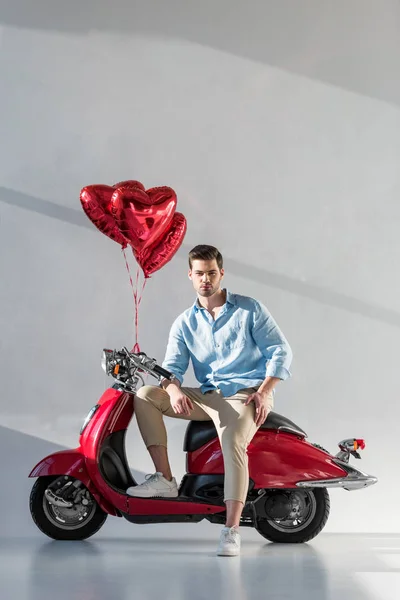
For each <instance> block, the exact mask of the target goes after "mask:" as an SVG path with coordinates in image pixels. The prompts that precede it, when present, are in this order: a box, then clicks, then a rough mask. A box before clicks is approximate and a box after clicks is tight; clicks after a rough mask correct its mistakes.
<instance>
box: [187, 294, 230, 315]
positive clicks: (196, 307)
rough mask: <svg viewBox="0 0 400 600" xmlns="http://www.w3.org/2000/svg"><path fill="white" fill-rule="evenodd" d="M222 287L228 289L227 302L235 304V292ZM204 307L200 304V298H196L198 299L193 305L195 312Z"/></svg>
mask: <svg viewBox="0 0 400 600" xmlns="http://www.w3.org/2000/svg"><path fill="white" fill-rule="evenodd" d="M222 289H224V290H226V303H227V304H232V305H235V304H236V296H235V294H232V293H231V292H230V291H229V290H228V289H227V288H222ZM203 308H204V307H203V306H200V304H199V299H198V298H196V300H195V301H194V304H193V306H192V310H193V311H194V312H198V311H199V310H202V309H203Z"/></svg>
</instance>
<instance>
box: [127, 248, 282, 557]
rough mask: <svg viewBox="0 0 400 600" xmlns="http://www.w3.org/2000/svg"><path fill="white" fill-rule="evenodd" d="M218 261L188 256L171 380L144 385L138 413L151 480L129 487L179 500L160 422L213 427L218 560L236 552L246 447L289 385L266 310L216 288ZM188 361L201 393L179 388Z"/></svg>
mask: <svg viewBox="0 0 400 600" xmlns="http://www.w3.org/2000/svg"><path fill="white" fill-rule="evenodd" d="M223 277H224V269H223V259H222V256H221V253H220V252H219V251H218V250H217V248H215V247H214V246H206V245H200V246H196V247H195V248H193V250H191V251H190V252H189V279H190V280H191V281H192V283H193V287H194V289H195V290H196V292H197V298H196V301H195V303H194V305H193V306H192V307H190V308H189V309H188V310H186V311H185V312H184V313H182V314H181V315H180V316H179V317H178V318H177V319H176V320H175V322H174V323H173V325H172V328H171V331H170V335H169V340H168V346H167V351H166V355H165V359H164V362H163V365H162V366H163V367H164V368H165V369H167V370H168V371H170V372H172V373H173V374H174V375H175V378H174V379H173V380H172V381H169V380H167V379H164V380H163V381H162V382H161V386H160V387H157V386H150V385H146V386H143V387H142V388H140V389H139V390H138V392H137V396H136V398H135V413H136V418H137V422H138V426H139V429H140V432H141V434H142V437H143V439H144V442H145V444H146V446H147V448H148V450H149V453H150V455H151V458H152V459H153V462H154V466H155V469H156V473H155V474H154V475H151V476H147V478H146V481H145V482H144V483H143V484H141V485H138V486H134V487H130V488H129V489H128V490H127V493H128V494H130V495H131V496H137V497H140V498H152V497H155V496H157V497H167V498H174V497H176V496H178V488H177V484H176V480H175V478H174V477H172V473H171V468H170V465H169V461H168V455H167V435H166V430H165V425H164V422H163V415H167V416H170V417H177V418H181V419H193V420H196V421H202V420H210V419H212V420H213V422H214V424H215V427H216V429H217V432H218V436H219V441H220V444H221V449H222V453H223V457H224V467H225V480H224V501H225V505H226V526H225V527H224V528H223V530H222V532H221V538H220V544H219V547H218V551H217V554H218V555H219V556H235V555H237V554H239V552H240V535H239V531H238V527H239V521H240V516H241V513H242V510H243V506H244V503H245V502H246V496H247V491H248V484H249V472H248V457H247V447H248V445H249V443H250V441H251V439H252V438H253V436H254V434H255V433H256V431H257V429H258V427H259V426H260V425H261V424H262V423H263V422H264V421H265V419H266V418H267V416H268V413H269V412H270V411H271V409H272V407H273V402H274V387H275V386H276V384H277V383H278V381H280V380H283V379H287V378H288V377H290V375H291V374H290V372H289V367H290V364H291V361H292V351H291V349H290V346H289V344H288V342H287V341H286V339H285V337H284V335H283V334H282V332H281V331H280V329H279V328H278V326H277V324H276V323H275V321H274V319H273V318H272V316H271V314H270V313H269V312H268V310H267V309H266V308H265V306H263V305H262V304H260V303H259V302H257V301H256V300H254V299H253V298H249V297H247V296H240V295H238V294H232V293H230V292H229V291H228V290H226V289H222V288H221V282H222V280H223ZM190 359H192V363H193V368H194V373H195V375H196V379H197V380H198V382H199V383H200V385H201V387H200V388H188V387H182V384H183V376H184V374H185V372H186V370H187V368H188V365H189V360H190Z"/></svg>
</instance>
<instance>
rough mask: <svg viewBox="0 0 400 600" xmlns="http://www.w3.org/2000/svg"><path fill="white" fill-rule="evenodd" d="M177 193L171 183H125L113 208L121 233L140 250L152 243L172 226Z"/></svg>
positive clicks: (114, 196)
mask: <svg viewBox="0 0 400 600" xmlns="http://www.w3.org/2000/svg"><path fill="white" fill-rule="evenodd" d="M176 202H177V199H176V194H175V192H174V190H173V189H172V188H170V187H167V186H163V187H157V188H151V189H149V190H147V191H146V192H144V191H143V190H141V189H139V188H133V187H132V188H131V187H128V188H127V187H122V188H118V189H117V190H115V192H114V194H113V196H112V199H111V210H112V214H113V216H114V218H115V221H116V224H117V226H118V229H119V231H120V232H121V234H122V235H123V236H124V238H126V239H127V240H129V243H130V244H131V246H132V248H134V250H135V251H136V252H138V253H140V252H143V250H145V249H146V248H148V247H149V246H151V245H152V244H153V243H154V242H155V241H156V240H157V238H161V237H162V236H163V235H164V233H165V232H166V231H167V230H168V228H169V227H170V225H171V223H172V219H173V216H174V213H175V209H176Z"/></svg>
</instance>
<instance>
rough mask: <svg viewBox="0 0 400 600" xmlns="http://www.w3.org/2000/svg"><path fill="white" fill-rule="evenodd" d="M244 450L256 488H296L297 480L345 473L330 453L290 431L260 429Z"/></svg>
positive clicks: (339, 475)
mask: <svg viewBox="0 0 400 600" xmlns="http://www.w3.org/2000/svg"><path fill="white" fill-rule="evenodd" d="M247 453H248V457H249V476H250V477H251V479H253V481H254V487H255V488H297V486H296V483H297V482H298V481H307V480H310V481H312V480H313V479H314V480H315V479H334V478H336V477H346V476H347V473H346V472H345V471H344V470H343V469H341V468H340V467H339V466H338V465H337V464H335V463H334V462H333V457H332V456H331V455H330V454H328V453H327V452H324V451H323V450H320V449H319V448H316V447H315V446H313V445H312V444H310V443H309V442H307V441H306V440H305V439H303V438H299V437H296V436H294V435H291V434H289V433H284V432H281V433H278V432H276V431H268V430H261V431H259V432H258V433H257V435H255V436H254V438H253V440H252V442H251V443H250V445H249V447H248V451H247Z"/></svg>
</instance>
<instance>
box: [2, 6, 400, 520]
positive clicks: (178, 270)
mask: <svg viewBox="0 0 400 600" xmlns="http://www.w3.org/2000/svg"><path fill="white" fill-rule="evenodd" d="M142 4H144V3H139V2H127V1H126V2H124V1H123V0H115V1H114V2H113V3H108V2H105V1H104V0H103V2H97V1H96V2H95V1H94V0H88V1H87V2H85V3H81V2H78V1H77V0H71V2H69V3H67V4H66V3H61V2H54V1H50V0H38V1H37V2H35V3H31V2H29V1H28V0H14V1H13V2H7V3H6V2H4V1H3V2H1V11H0V13H1V27H0V50H1V52H0V80H1V81H2V93H1V94H0V132H1V139H2V144H1V146H0V219H1V221H0V227H1V238H0V239H1V263H0V264H1V281H2V286H1V289H0V302H1V313H0V319H1V331H2V336H1V350H2V353H1V369H2V371H1V372H2V385H3V387H2V394H1V407H0V425H2V426H3V427H5V428H7V435H6V436H5V435H3V433H4V431H5V430H3V433H0V440H1V445H0V448H1V451H2V455H3V456H7V471H6V472H7V473H12V472H13V461H15V463H17V462H18V464H15V473H18V474H19V475H18V477H16V480H15V486H21V490H23V493H24V494H25V493H26V494H27V493H28V490H27V487H26V486H27V484H26V482H25V481H22V479H23V477H24V475H23V473H24V470H25V466H26V470H28V468H29V466H30V464H31V463H32V464H33V463H35V462H36V461H37V460H39V459H40V458H41V457H42V455H43V454H44V453H43V452H42V449H43V448H44V446H45V445H46V444H48V443H51V444H59V445H63V446H74V445H76V441H77V434H78V429H79V425H80V422H81V420H82V418H83V417H84V415H85V414H86V412H87V411H88V409H89V408H90V407H91V406H92V405H93V404H94V403H95V402H96V400H97V398H98V396H99V395H100V394H101V392H102V391H103V389H104V388H105V387H106V386H107V385H109V383H110V382H109V381H106V379H105V378H104V377H103V374H102V371H101V370H100V364H99V361H100V353H101V349H102V348H103V347H105V346H111V347H118V346H121V345H123V344H126V345H129V344H131V343H132V341H133V300H132V292H131V290H130V287H129V280H128V276H127V273H126V269H125V265H124V261H123V257H122V256H121V253H120V250H119V247H118V246H117V244H115V243H113V242H111V241H109V240H108V239H107V238H106V237H105V236H103V235H101V234H100V233H99V232H97V230H95V229H94V228H93V227H92V225H91V224H90V222H89V221H88V220H87V219H86V217H85V215H84V214H83V212H82V211H81V209H80V205H79V191H80V189H81V188H82V187H83V186H84V185H87V184H90V183H95V182H99V183H113V182H115V181H118V180H121V179H127V178H137V179H140V180H142V181H143V182H144V183H145V185H146V186H147V187H151V186H154V185H170V186H171V187H173V188H174V189H175V190H176V191H177V194H178V198H179V202H178V207H179V210H181V211H182V212H184V214H185V215H186V217H187V220H188V232H187V236H186V239H185V243H184V245H183V247H182V249H181V250H180V251H179V253H178V255H177V256H176V257H175V258H174V260H173V261H172V262H171V263H169V264H168V265H167V266H166V267H165V268H164V269H163V270H162V271H159V272H158V273H156V274H155V275H154V276H153V277H152V279H151V280H150V282H149V284H148V287H147V288H146V290H145V295H144V299H143V302H142V305H141V327H140V341H141V345H142V348H143V349H144V350H145V351H146V352H148V353H149V354H151V355H153V356H155V357H158V358H159V359H160V360H162V358H163V355H164V348H165V344H166V340H167V335H168V330H169V327H170V324H171V323H172V321H173V319H174V318H175V316H176V315H177V314H178V313H179V312H181V311H182V310H184V309H185V308H186V307H187V306H189V305H190V304H191V303H192V302H193V289H192V288H191V284H190V282H189V281H188V280H187V277H186V273H187V264H186V254H187V251H188V250H189V249H190V248H191V247H192V246H193V245H195V244H197V243H211V244H215V245H217V246H218V247H219V248H220V249H221V251H222V252H223V254H224V257H225V263H226V264H225V267H226V277H225V283H226V285H227V286H228V287H229V288H230V289H231V290H232V291H236V292H238V293H242V294H247V295H251V296H254V297H256V298H258V299H259V300H261V301H262V302H264V303H265V304H266V305H267V306H268V307H269V309H270V310H271V312H272V314H273V315H274V316H275V318H276V319H277V321H278V323H279V325H280V326H281V328H282V329H283V331H284V333H285V334H286V336H287V337H288V339H289V341H290V343H291V345H292V347H293V350H294V362H293V368H292V371H293V378H292V379H291V380H290V381H288V382H285V383H282V384H280V385H279V387H278V391H277V400H276V408H277V410H278V411H279V412H281V413H283V414H285V415H287V416H288V417H290V418H292V419H293V420H295V421H297V422H298V423H299V425H301V426H302V427H304V428H305V429H306V430H307V431H308V433H309V437H310V439H311V440H312V441H316V442H319V443H321V444H323V445H324V446H326V447H328V448H330V449H331V450H332V451H335V447H336V444H337V442H338V441H339V440H340V439H342V438H343V437H349V436H356V437H362V436H364V437H365V438H366V440H367V448H366V451H365V452H364V459H363V461H362V463H361V465H360V466H361V467H362V468H363V469H364V470H365V471H367V472H371V473H373V474H376V475H378V476H379V478H380V482H379V485H377V486H375V487H373V488H371V489H368V490H366V491H361V492H354V493H352V494H350V493H347V492H344V491H334V492H333V493H332V515H331V518H330V521H329V525H328V530H330V531H336V532H338V531H339V532H340V531H352V532H363V531H368V532H391V531H399V530H400V519H399V517H398V515H397V514H396V512H395V511H393V513H392V511H391V510H390V509H388V498H393V499H395V498H397V497H398V495H399V493H400V484H399V481H398V478H396V474H397V472H398V458H399V451H398V447H397V439H398V434H399V424H398V423H399V418H400V408H399V403H398V377H397V373H398V366H397V359H398V345H399V333H400V313H399V308H398V307H399V302H400V286H399V284H398V278H397V271H398V268H397V266H398V263H399V259H400V241H399V239H400V238H399V235H398V232H399V217H400V209H399V206H400V204H399V201H398V199H399V192H400V189H399V188H400V185H399V168H398V167H399V159H400V136H399V132H400V113H399V101H400V84H399V79H398V73H399V72H400V64H399V63H400V25H399V23H400V7H399V4H398V3H397V2H395V1H394V0H384V1H381V2H379V3H378V2H373V1H372V0H362V1H361V0H347V1H346V2H345V1H344V0H343V1H342V0H336V1H335V2H334V1H325V2H320V1H317V0H314V1H311V0H309V1H304V2H294V1H293V2H289V1H288V0H285V1H282V0H281V1H279V2H267V1H264V2H262V1H261V0H260V1H259V2H256V1H255V0H251V1H247V2H244V1H243V2H239V1H238V0H235V1H234V2H232V1H229V2H228V0H219V1H213V2H211V1H208V0H207V1H204V2H201V3H198V2H196V3H195V2H187V1H186V2H183V1H181V2H179V0H175V1H174V2H173V3H171V2H168V3H165V2H161V0H148V1H147V2H146V6H145V7H144V6H142ZM131 264H132V267H133V266H134V265H133V262H132V263H131ZM186 383H188V384H193V383H194V380H193V377H192V375H191V374H189V376H188V378H187V379H186ZM168 427H169V433H170V450H171V461H172V464H173V466H174V471H175V474H176V475H177V476H178V477H180V476H181V475H182V473H183V470H184V456H183V454H182V451H181V445H182V438H183V433H184V424H183V423H180V422H176V421H173V420H170V421H169V423H168ZM13 431H14V432H15V436H16V437H15V440H17V442H18V446H19V447H20V448H22V450H20V451H19V452H18V453H10V452H9V451H8V448H9V447H10V436H12V432H13ZM24 434H25V435H24ZM24 439H26V452H24V451H23V449H24ZM32 439H35V440H37V439H39V440H43V444H38V443H36V442H35V443H34V444H32ZM17 442H15V443H14V446H15V444H16V443H17ZM128 451H129V456H130V458H131V463H132V466H135V468H136V469H138V470H139V471H142V472H143V471H144V472H147V471H149V470H151V463H150V461H149V458H148V457H147V455H146V451H145V450H144V448H143V445H142V442H141V440H140V439H139V438H138V436H137V430H136V425H135V424H132V427H131V429H130V431H129V435H128ZM21 461H22V462H21ZM22 464H23V466H24V468H23V469H22V468H21V465H22ZM18 489H19V488H18ZM1 498H2V499H3V498H4V495H2V496H1ZM380 501H382V505H383V506H384V507H385V510H381V509H380V508H379V503H380ZM4 502H5V503H7V504H6V506H7V511H6V510H5V509H4V508H3V506H1V510H0V515H2V517H1V518H2V519H3V518H8V517H9V515H8V514H7V512H9V502H8V501H7V499H6V498H4ZM389 506H390V504H389ZM394 506H395V505H394ZM18 510H22V509H21V508H20V507H19V505H18V506H17V505H16V506H15V507H14V511H18ZM13 518H14V520H15V524H16V525H15V527H16V530H17V529H18V523H19V522H20V521H19V515H18V513H17V512H16V513H15V514H14V516H13Z"/></svg>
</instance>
